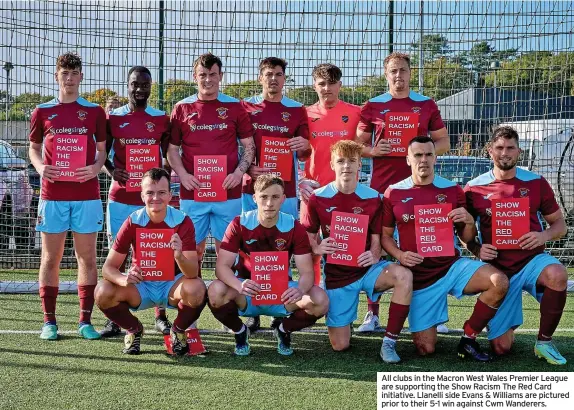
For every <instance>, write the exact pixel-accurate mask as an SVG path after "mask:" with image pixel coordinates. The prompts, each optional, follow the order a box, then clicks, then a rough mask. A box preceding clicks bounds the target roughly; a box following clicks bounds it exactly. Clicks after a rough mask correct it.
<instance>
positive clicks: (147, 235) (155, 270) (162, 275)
mask: <svg viewBox="0 0 574 410" xmlns="http://www.w3.org/2000/svg"><path fill="white" fill-rule="evenodd" d="M173 233H174V230H173V229H145V228H139V229H136V259H137V264H138V266H139V267H140V268H141V270H142V276H143V277H144V280H145V281H152V280H173V279H174V277H175V265H174V263H175V262H174V258H173V249H172V248H171V244H170V241H171V237H172V236H173Z"/></svg>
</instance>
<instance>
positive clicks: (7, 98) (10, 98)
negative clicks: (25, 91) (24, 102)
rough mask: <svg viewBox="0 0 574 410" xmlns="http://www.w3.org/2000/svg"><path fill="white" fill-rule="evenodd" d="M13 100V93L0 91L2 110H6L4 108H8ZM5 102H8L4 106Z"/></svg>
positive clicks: (0, 106)
mask: <svg viewBox="0 0 574 410" xmlns="http://www.w3.org/2000/svg"><path fill="white" fill-rule="evenodd" d="M13 102H14V96H13V95H11V94H8V93H7V92H6V91H0V108H1V109H2V112H6V108H8V109H10V107H11V106H12V103H13ZM6 104H8V107H6Z"/></svg>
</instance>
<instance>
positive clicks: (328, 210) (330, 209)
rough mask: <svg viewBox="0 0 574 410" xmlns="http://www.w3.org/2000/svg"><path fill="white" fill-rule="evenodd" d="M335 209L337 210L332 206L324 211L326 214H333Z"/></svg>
mask: <svg viewBox="0 0 574 410" xmlns="http://www.w3.org/2000/svg"><path fill="white" fill-rule="evenodd" d="M335 209H337V207H336V206H332V207H330V208H327V209H325V211H326V212H333V211H334V210H335Z"/></svg>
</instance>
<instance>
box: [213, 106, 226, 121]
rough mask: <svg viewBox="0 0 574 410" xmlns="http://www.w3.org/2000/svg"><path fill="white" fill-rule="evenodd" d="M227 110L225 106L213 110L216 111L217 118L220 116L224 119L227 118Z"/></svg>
mask: <svg viewBox="0 0 574 410" xmlns="http://www.w3.org/2000/svg"><path fill="white" fill-rule="evenodd" d="M227 110H228V109H227V108H225V107H219V108H218V109H217V110H215V111H217V116H218V117H219V118H221V119H222V120H225V119H227Z"/></svg>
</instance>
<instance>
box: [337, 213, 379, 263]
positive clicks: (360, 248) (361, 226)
mask: <svg viewBox="0 0 574 410" xmlns="http://www.w3.org/2000/svg"><path fill="white" fill-rule="evenodd" d="M332 214H333V215H332V216H331V231H330V232H331V233H330V237H331V238H333V239H335V241H336V243H337V249H338V251H337V252H335V253H332V254H330V255H327V263H332V264H335V265H346V266H359V265H358V264H357V258H358V257H359V256H360V255H361V254H362V253H363V252H365V246H366V244H367V232H368V230H369V229H368V227H369V216H368V215H360V214H351V213H348V212H338V211H333V212H332Z"/></svg>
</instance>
